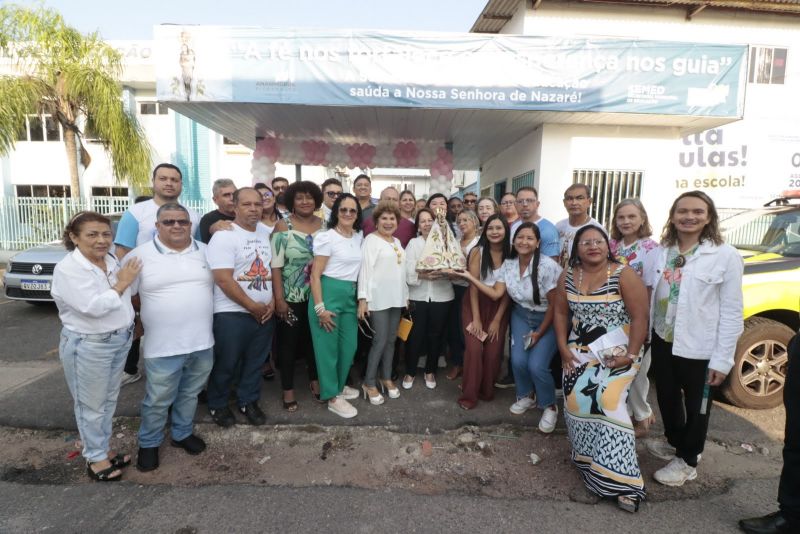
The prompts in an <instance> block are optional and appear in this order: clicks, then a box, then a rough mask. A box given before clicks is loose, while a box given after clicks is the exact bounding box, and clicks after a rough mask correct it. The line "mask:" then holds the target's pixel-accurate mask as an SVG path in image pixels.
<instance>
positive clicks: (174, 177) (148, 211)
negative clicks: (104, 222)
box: [114, 163, 200, 386]
mask: <svg viewBox="0 0 800 534" xmlns="http://www.w3.org/2000/svg"><path fill="white" fill-rule="evenodd" d="M182 190H183V175H182V174H181V170H180V169H179V168H178V167H176V166H175V165H172V164H171V163H160V164H158V165H156V168H155V169H153V198H151V199H150V200H145V201H144V202H138V203H136V204H134V205H133V206H131V207H130V208H129V209H128V210H127V211H126V212H125V213H123V214H122V218H121V219H120V221H119V225H118V226H117V232H116V234H115V235H114V245H116V248H115V251H114V253H115V254H116V256H117V258H118V259H119V261H122V259H123V258H124V257H125V255H126V254H127V253H128V252H130V251H131V250H133V249H134V248H136V247H138V246H139V245H143V244H145V243H147V242H148V241H150V240H152V239H153V236H155V235H156V212H157V211H158V208H159V207H161V206H162V205H164V204H166V203H167V202H177V201H178V197H179V196H180V195H181V191H182ZM187 211H188V213H189V219H190V220H191V221H192V230H191V235H192V236H194V238H195V239H200V233H199V232H200V230H199V229H200V215H198V214H197V212H195V211H194V210H187ZM137 341H138V339H137V340H136V341H134V344H133V345H132V348H131V352H130V353H129V354H128V360H127V361H126V362H125V373H124V374H123V376H122V385H123V386H124V385H127V384H131V383H133V382H136V381H137V380H139V379H140V378H141V375H140V374H139V369H138V364H139V345H138V344H137Z"/></svg>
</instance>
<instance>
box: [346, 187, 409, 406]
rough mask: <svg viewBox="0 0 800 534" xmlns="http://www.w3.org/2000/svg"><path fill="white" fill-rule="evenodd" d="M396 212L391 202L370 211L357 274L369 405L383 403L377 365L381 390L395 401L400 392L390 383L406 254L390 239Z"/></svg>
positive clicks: (403, 293) (403, 304)
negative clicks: (367, 333) (371, 227)
mask: <svg viewBox="0 0 800 534" xmlns="http://www.w3.org/2000/svg"><path fill="white" fill-rule="evenodd" d="M400 217H401V215H400V210H399V209H398V208H397V205H396V204H395V203H394V202H391V201H381V202H379V203H378V205H377V206H375V209H374V210H372V218H373V220H374V221H375V232H373V233H371V234H369V235H368V236H367V237H366V238H365V239H364V246H363V247H362V251H361V273H360V274H359V276H358V319H359V320H360V321H366V322H367V323H368V324H369V325H370V328H371V329H372V347H371V348H370V351H369V356H368V357H367V369H366V372H365V375H364V384H362V386H361V388H362V390H363V393H364V398H365V399H367V398H369V402H370V404H375V405H378V404H383V401H384V399H383V395H381V394H380V393H378V389H377V388H376V387H375V386H376V384H377V382H376V379H377V373H378V366H379V365H380V368H381V380H380V384H381V389H382V390H383V391H384V392H386V393H388V395H389V397H390V398H392V399H396V398H398V397H399V396H400V390H399V389H397V387H396V386H395V385H394V382H392V357H393V356H394V342H395V338H396V337H397V325H398V323H399V322H400V312H401V311H402V309H403V308H404V307H406V305H407V304H408V286H407V285H406V254H405V251H403V246H402V245H401V244H400V240H399V239H397V238H396V237H394V236H393V235H392V234H394V232H395V230H397V224H398V222H399V221H400Z"/></svg>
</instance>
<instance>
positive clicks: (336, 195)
mask: <svg viewBox="0 0 800 534" xmlns="http://www.w3.org/2000/svg"><path fill="white" fill-rule="evenodd" d="M325 194H326V195H328V198H339V196H340V195H341V194H342V192H341V191H325Z"/></svg>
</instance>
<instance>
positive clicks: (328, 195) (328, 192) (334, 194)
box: [314, 178, 344, 228]
mask: <svg viewBox="0 0 800 534" xmlns="http://www.w3.org/2000/svg"><path fill="white" fill-rule="evenodd" d="M343 191H344V189H342V182H340V181H339V180H337V179H336V178H328V179H327V180H325V181H324V182H322V206H321V207H320V209H319V210H317V212H316V213H314V215H316V216H317V217H319V218H320V219H322V221H323V222H324V223H325V228H327V227H328V221H330V220H331V209H332V208H333V203H334V202H336V199H337V198H339V195H341V194H342V192H343Z"/></svg>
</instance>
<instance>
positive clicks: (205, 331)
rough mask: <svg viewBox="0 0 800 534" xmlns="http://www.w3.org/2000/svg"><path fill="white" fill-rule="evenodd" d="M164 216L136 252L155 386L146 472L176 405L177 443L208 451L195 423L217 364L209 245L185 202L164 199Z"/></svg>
mask: <svg viewBox="0 0 800 534" xmlns="http://www.w3.org/2000/svg"><path fill="white" fill-rule="evenodd" d="M156 218H157V220H156V229H157V231H158V233H157V235H156V236H155V237H154V238H153V239H152V240H151V241H149V242H147V243H145V244H143V245H141V246H138V247H136V248H135V249H134V250H133V251H132V252H131V253H130V254H129V255H128V258H139V259H140V260H141V261H142V271H141V272H140V273H139V276H138V278H137V279H136V281H135V282H134V284H133V290H132V293H133V294H136V293H138V295H139V300H140V302H141V317H142V323H143V324H144V328H145V330H146V331H147V336H146V337H145V338H144V343H143V346H144V366H145V369H146V372H147V382H146V385H147V390H146V394H145V397H144V400H143V401H142V410H141V414H142V422H141V426H140V427H139V454H138V458H137V461H136V466H137V467H138V468H139V470H140V471H152V470H154V469H157V468H158V466H159V460H158V448H159V446H160V445H161V442H162V441H163V440H164V425H165V424H166V422H167V414H168V411H169V407H170V406H172V413H171V415H170V419H171V435H172V440H171V443H172V446H173V447H180V448H182V449H184V450H185V451H186V452H188V453H189V454H200V453H201V452H203V451H204V450H205V448H206V444H205V442H204V441H203V440H202V439H201V438H199V437H198V436H196V435H194V433H193V424H192V421H193V420H194V415H195V411H196V410H197V394H198V393H199V392H200V390H201V389H202V388H203V385H204V384H205V382H206V379H207V378H208V374H209V373H210V372H211V367H212V365H213V364H214V355H213V347H214V337H213V335H212V332H211V328H212V322H213V313H214V278H213V276H212V274H211V270H210V269H209V268H208V264H207V263H206V246H205V245H204V244H203V243H201V242H199V241H196V240H194V239H192V236H191V234H190V228H191V226H192V221H191V220H190V218H189V212H188V211H187V209H186V208H184V207H183V206H181V205H180V204H178V203H176V202H168V203H166V204H163V205H162V206H161V207H160V208H159V209H158V212H157V214H156ZM128 258H126V259H128Z"/></svg>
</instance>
